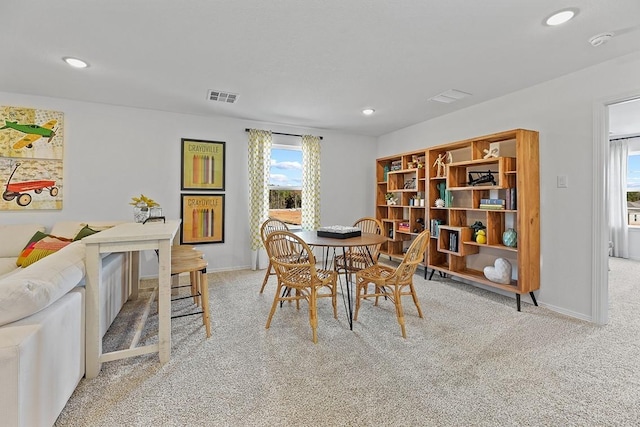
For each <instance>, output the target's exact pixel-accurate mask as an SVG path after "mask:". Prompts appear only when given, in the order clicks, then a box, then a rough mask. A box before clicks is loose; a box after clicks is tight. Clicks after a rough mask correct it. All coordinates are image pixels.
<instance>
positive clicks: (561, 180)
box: [558, 175, 569, 188]
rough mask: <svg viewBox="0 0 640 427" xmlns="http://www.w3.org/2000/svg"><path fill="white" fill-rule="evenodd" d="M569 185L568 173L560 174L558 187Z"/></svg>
mask: <svg viewBox="0 0 640 427" xmlns="http://www.w3.org/2000/svg"><path fill="white" fill-rule="evenodd" d="M567 187H569V178H568V177H567V175H558V188H567Z"/></svg>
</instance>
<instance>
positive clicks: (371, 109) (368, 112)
mask: <svg viewBox="0 0 640 427" xmlns="http://www.w3.org/2000/svg"><path fill="white" fill-rule="evenodd" d="M375 112H376V110H374V109H373V108H365V109H364V110H362V114H364V115H365V116H370V115H372V114H373V113H375Z"/></svg>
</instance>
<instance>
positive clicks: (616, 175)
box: [607, 139, 629, 258]
mask: <svg viewBox="0 0 640 427" xmlns="http://www.w3.org/2000/svg"><path fill="white" fill-rule="evenodd" d="M628 157H629V145H628V143H627V140H626V139H620V140H615V141H609V177H608V180H607V181H608V183H607V186H608V188H607V199H608V200H607V206H608V207H609V238H610V242H611V244H612V245H613V248H612V252H611V255H613V256H614V257H619V258H629V227H628V225H627V162H628Z"/></svg>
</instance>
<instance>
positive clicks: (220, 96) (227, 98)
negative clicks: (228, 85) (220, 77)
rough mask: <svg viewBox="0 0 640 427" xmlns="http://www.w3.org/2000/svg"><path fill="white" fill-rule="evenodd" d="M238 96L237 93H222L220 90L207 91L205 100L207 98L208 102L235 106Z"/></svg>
mask: <svg viewBox="0 0 640 427" xmlns="http://www.w3.org/2000/svg"><path fill="white" fill-rule="evenodd" d="M239 96H240V95H238V94H237V93H230V92H223V91H221V90H213V89H209V93H208V96H207V98H209V101H220V102H225V103H227V104H235V102H236V101H237V100H238V97H239Z"/></svg>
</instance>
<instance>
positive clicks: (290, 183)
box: [269, 148, 640, 187]
mask: <svg viewBox="0 0 640 427" xmlns="http://www.w3.org/2000/svg"><path fill="white" fill-rule="evenodd" d="M269 173H270V176H269V185H270V186H272V187H300V186H302V151H301V150H297V149H296V150H288V149H281V148H272V149H271V170H270V172H269ZM639 178H640V176H639ZM639 184H640V183H639Z"/></svg>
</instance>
